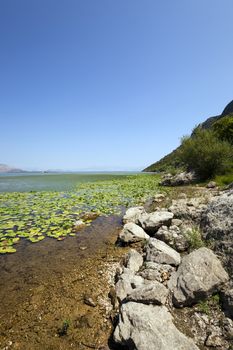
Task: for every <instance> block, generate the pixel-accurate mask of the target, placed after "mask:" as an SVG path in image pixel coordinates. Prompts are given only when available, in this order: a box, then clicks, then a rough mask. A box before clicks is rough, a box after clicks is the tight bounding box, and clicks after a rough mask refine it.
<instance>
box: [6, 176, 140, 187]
mask: <svg viewBox="0 0 233 350" xmlns="http://www.w3.org/2000/svg"><path fill="white" fill-rule="evenodd" d="M133 174H136V173H132V172H112V173H70V174H64V173H58V174H46V173H41V174H38V173H33V174H32V173H30V174H28V173H20V174H0V192H28V191H70V190H72V189H74V188H75V187H76V186H77V185H78V184H81V183H84V182H96V181H101V180H102V181H105V180H114V179H119V178H122V177H125V176H127V175H133Z"/></svg>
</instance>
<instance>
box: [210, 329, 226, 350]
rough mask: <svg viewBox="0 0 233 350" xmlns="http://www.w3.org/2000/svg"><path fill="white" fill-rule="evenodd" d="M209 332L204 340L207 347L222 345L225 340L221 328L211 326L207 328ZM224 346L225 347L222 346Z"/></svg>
mask: <svg viewBox="0 0 233 350" xmlns="http://www.w3.org/2000/svg"><path fill="white" fill-rule="evenodd" d="M208 331H209V334H208V337H207V339H206V341H205V345H206V346H209V347H214V348H217V347H221V348H222V347H223V346H224V345H225V341H224V339H223V336H222V332H221V329H220V328H219V327H216V326H212V327H210V328H209V330H208ZM224 348H225V347H224Z"/></svg>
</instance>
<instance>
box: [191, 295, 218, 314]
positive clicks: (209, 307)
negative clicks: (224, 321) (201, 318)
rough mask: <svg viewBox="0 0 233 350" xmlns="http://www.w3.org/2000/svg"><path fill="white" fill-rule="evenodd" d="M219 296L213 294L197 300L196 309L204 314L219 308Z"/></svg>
mask: <svg viewBox="0 0 233 350" xmlns="http://www.w3.org/2000/svg"><path fill="white" fill-rule="evenodd" d="M219 303H220V297H219V294H218V293H217V294H214V295H212V296H210V297H209V298H208V299H206V300H201V301H199V303H198V305H197V307H198V310H199V311H200V312H202V313H204V314H207V315H210V313H211V311H213V310H217V309H219V308H220V304H219Z"/></svg>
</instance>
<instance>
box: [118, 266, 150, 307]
mask: <svg viewBox="0 0 233 350" xmlns="http://www.w3.org/2000/svg"><path fill="white" fill-rule="evenodd" d="M143 284H144V279H143V278H142V277H141V276H136V275H135V274H134V273H133V272H132V271H131V270H129V269H127V268H124V270H123V273H122V274H121V275H120V276H119V280H118V281H117V283H116V286H115V289H116V297H117V299H118V300H119V302H122V300H124V299H125V298H126V296H127V295H128V294H130V293H131V292H132V290H133V289H135V288H137V287H140V286H142V285H143Z"/></svg>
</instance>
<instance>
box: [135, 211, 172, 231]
mask: <svg viewBox="0 0 233 350" xmlns="http://www.w3.org/2000/svg"><path fill="white" fill-rule="evenodd" d="M173 216H174V215H173V213H171V212H169V211H165V210H162V211H155V212H153V213H150V214H142V215H141V217H140V218H139V220H138V221H139V224H140V225H141V226H142V228H143V229H144V230H145V231H146V232H148V233H150V234H153V233H155V232H156V231H157V230H158V229H159V228H160V227H161V226H163V225H166V226H168V225H170V224H171V221H172V219H173Z"/></svg>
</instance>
